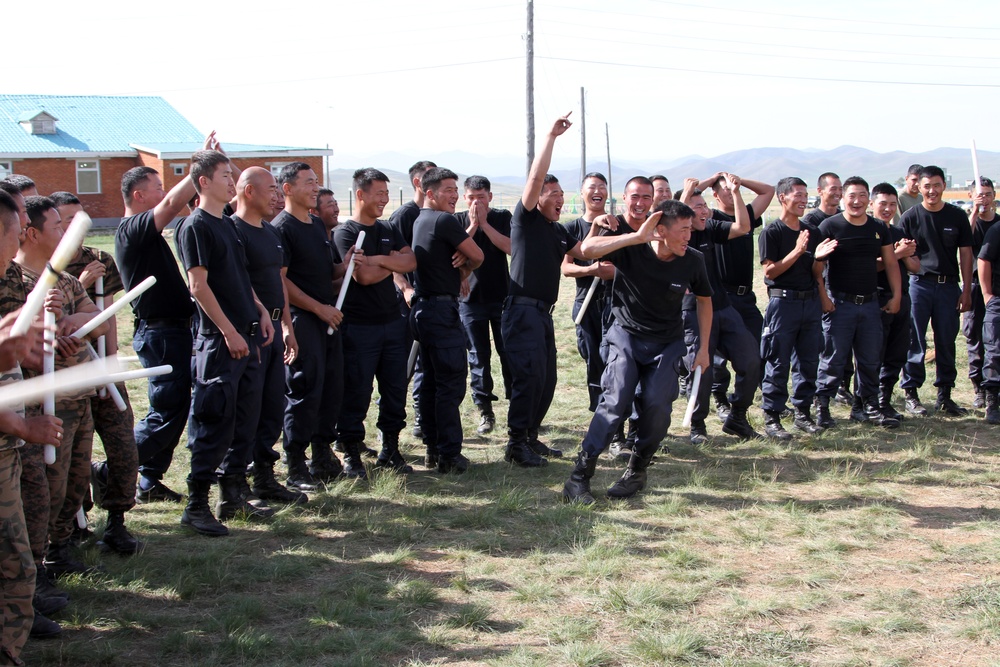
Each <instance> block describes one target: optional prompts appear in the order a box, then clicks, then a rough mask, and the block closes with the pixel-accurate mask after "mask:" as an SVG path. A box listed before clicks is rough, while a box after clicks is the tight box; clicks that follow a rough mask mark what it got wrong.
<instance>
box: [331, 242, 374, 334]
mask: <svg viewBox="0 0 1000 667" xmlns="http://www.w3.org/2000/svg"><path fill="white" fill-rule="evenodd" d="M364 242H365V232H364V230H362V231H360V232H358V238H357V239H356V240H355V241H354V247H355V248H361V245H362V244H363V243H364ZM353 275H354V256H353V255H351V261H350V263H349V264H348V265H347V273H345V274H344V282H342V283H341V284H340V294H338V295H337V305H336V306H334V307H335V308H336V309H337V310H343V309H344V299H345V298H346V297H347V286H348V285H350V284H351V276H353ZM326 335H327V336H332V335H333V327H327V328H326Z"/></svg>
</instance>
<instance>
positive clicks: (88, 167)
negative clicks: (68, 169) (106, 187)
mask: <svg viewBox="0 0 1000 667" xmlns="http://www.w3.org/2000/svg"><path fill="white" fill-rule="evenodd" d="M76 193H77V194H78V195H99V194H101V167H100V163H99V162H97V161H96V160H93V161H90V160H87V161H84V160H77V161H76Z"/></svg>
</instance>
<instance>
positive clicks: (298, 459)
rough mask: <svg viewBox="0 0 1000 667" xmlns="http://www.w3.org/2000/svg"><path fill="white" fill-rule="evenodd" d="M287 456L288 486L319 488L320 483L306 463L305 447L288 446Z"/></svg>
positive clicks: (286, 449) (286, 482) (286, 481)
mask: <svg viewBox="0 0 1000 667" xmlns="http://www.w3.org/2000/svg"><path fill="white" fill-rule="evenodd" d="M285 457H286V458H287V459H288V477H287V478H286V479H285V484H286V485H288V488H290V489H298V490H299V491H316V490H317V489H319V487H320V483H319V482H318V481H316V478H315V477H313V476H312V473H311V472H309V467H308V466H307V465H306V454H305V448H304V447H301V448H300V447H298V446H295V447H286V448H285Z"/></svg>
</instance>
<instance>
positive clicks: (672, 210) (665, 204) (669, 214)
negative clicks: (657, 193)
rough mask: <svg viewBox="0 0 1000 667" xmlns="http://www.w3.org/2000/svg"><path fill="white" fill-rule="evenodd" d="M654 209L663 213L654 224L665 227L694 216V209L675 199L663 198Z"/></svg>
mask: <svg viewBox="0 0 1000 667" xmlns="http://www.w3.org/2000/svg"><path fill="white" fill-rule="evenodd" d="M647 180H649V179H647ZM656 211H657V212H658V213H662V214H663V215H661V216H660V219H659V220H657V221H656V224H658V225H664V226H666V227H673V226H674V223H675V222H677V221H678V220H688V219H690V218H694V210H693V209H692V208H691V207H690V206H688V205H687V204H685V203H684V202H680V201H677V200H676V199H664V200H663V201H661V202H660V203H659V204H657V205H656Z"/></svg>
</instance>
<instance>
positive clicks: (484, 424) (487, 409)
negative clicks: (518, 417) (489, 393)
mask: <svg viewBox="0 0 1000 667" xmlns="http://www.w3.org/2000/svg"><path fill="white" fill-rule="evenodd" d="M496 425H497V418H496V415H495V414H493V405H492V404H490V403H484V404H483V405H481V406H479V426H477V427H476V433H478V434H479V435H486V434H487V433H492V432H493V429H494V428H496Z"/></svg>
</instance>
